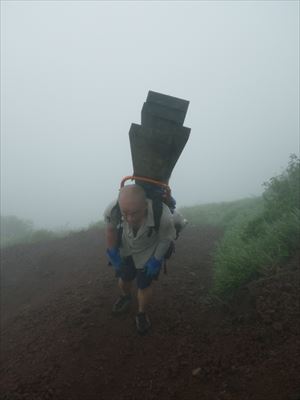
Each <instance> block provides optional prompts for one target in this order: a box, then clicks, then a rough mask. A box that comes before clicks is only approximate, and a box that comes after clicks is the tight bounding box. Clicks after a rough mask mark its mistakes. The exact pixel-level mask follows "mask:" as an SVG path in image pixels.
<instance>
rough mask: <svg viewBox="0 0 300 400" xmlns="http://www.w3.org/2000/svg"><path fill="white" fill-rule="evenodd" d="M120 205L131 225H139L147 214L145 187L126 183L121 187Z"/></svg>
mask: <svg viewBox="0 0 300 400" xmlns="http://www.w3.org/2000/svg"><path fill="white" fill-rule="evenodd" d="M119 206H120V210H121V213H122V215H123V217H124V219H125V220H126V221H127V222H128V224H129V225H131V226H133V227H135V228H136V227H139V226H140V225H141V224H142V222H143V220H144V218H145V215H146V210H147V201H146V194H145V191H144V189H143V188H142V187H141V186H139V185H126V186H123V187H122V188H121V189H120V193H119Z"/></svg>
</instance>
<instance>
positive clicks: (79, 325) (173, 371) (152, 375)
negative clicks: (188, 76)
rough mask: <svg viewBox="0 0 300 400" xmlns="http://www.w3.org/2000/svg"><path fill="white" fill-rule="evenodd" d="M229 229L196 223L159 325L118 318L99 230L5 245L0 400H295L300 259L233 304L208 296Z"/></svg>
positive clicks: (161, 298)
mask: <svg viewBox="0 0 300 400" xmlns="http://www.w3.org/2000/svg"><path fill="white" fill-rule="evenodd" d="M221 234H222V233H221V232H220V231H219V230H218V229H216V228H209V227H205V228H204V227H203V228H197V227H188V228H187V229H186V231H184V232H183V234H182V236H181V237H180V239H179V240H178V243H177V246H176V254H175V255H174V256H173V258H172V259H171V261H170V262H169V267H168V274H167V275H164V274H162V275H161V276H160V279H159V281H158V282H157V283H156V284H155V292H154V299H153V304H152V305H151V308H150V310H149V313H150V315H151V319H152V323H153V329H152V332H151V333H150V334H149V335H148V336H145V337H140V336H138V335H137V334H136V332H135V327H134V316H135V307H136V305H135V304H134V305H133V307H132V309H131V310H130V312H129V313H128V314H126V315H123V316H120V317H118V318H116V317H113V316H112V315H111V306H112V303H113V302H114V300H115V298H116V297H117V295H118V290H117V285H116V281H115V278H114V277H113V273H112V270H111V269H110V268H109V267H108V266H107V263H106V260H105V256H104V243H103V232H102V231H101V230H98V229H91V230H89V231H86V232H82V233H77V234H74V235H72V236H69V237H66V238H64V239H60V240H52V241H49V242H44V243H42V242H40V243H36V244H32V245H18V246H15V247H11V248H7V249H3V250H2V271H1V282H2V283H1V285H2V290H1V293H2V302H1V308H2V313H1V315H2V324H1V325H2V326H1V328H2V329H1V334H2V339H1V359H2V362H1V378H0V379H1V380H0V384H1V395H0V399H1V400H25V399H27V400H65V399H68V400H116V399H118V400H121V399H122V400H135V399H136V400H139V399H144V400H156V399H163V400H194V399H199V400H200V399H201V400H214V399H216V400H217V399H218V400H241V399H243V400H247V399H249V400H250V399H251V400H268V399H270V400H271V399H272V400H297V399H298V400H299V399H300V381H299V375H300V311H299V310H300V307H299V305H300V272H299V259H297V258H296V259H294V260H292V261H291V263H290V265H289V266H286V267H285V268H284V270H283V271H282V272H280V271H279V273H278V275H276V276H274V277H271V278H268V279H264V280H260V281H257V282H253V283H251V284H250V285H248V286H246V287H244V288H243V289H241V290H240V291H239V293H238V294H237V295H236V297H235V298H234V300H233V301H231V303H230V304H229V303H225V302H223V301H222V300H220V299H218V298H217V297H214V296H212V295H210V288H211V285H212V251H213V249H214V246H215V245H216V241H217V239H218V238H219V237H220V236H221Z"/></svg>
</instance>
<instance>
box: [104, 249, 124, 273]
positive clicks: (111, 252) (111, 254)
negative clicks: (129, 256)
mask: <svg viewBox="0 0 300 400" xmlns="http://www.w3.org/2000/svg"><path fill="white" fill-rule="evenodd" d="M106 255H107V258H108V260H109V261H110V263H111V264H112V265H113V267H114V268H115V270H116V271H117V270H119V269H120V267H121V264H122V259H121V256H120V252H119V249H118V248H116V247H113V248H112V249H107V250H106Z"/></svg>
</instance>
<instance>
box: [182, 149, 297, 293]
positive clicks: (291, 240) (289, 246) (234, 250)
mask: <svg viewBox="0 0 300 400" xmlns="http://www.w3.org/2000/svg"><path fill="white" fill-rule="evenodd" d="M264 187H265V191H264V193H263V195H262V197H260V198H255V199H244V200H239V201H235V202H230V203H220V204H210V205H203V206H196V207H191V208H186V209H182V212H183V213H184V215H185V216H186V217H187V218H188V219H189V220H190V221H192V222H193V223H196V224H200V225H215V226H219V227H222V228H223V229H224V236H223V238H222V239H221V241H220V243H219V244H218V246H217V249H216V251H215V254H214V289H213V290H214V292H215V293H216V294H218V295H221V296H230V295H232V294H233V293H234V292H235V290H236V289H238V288H239V287H241V286H242V285H243V284H246V283H248V282H250V281H251V280H253V279H256V278H259V277H262V276H269V275H272V274H274V273H276V272H277V271H278V270H279V268H281V267H282V266H284V265H285V264H286V263H287V262H288V261H289V260H290V259H291V258H293V257H295V256H296V255H297V253H298V252H299V243H300V159H299V158H297V157H296V156H295V155H292V156H291V157H290V161H289V164H288V167H287V168H286V170H285V171H284V172H283V173H282V174H280V175H279V176H276V177H273V178H271V179H270V180H269V181H268V182H266V183H264Z"/></svg>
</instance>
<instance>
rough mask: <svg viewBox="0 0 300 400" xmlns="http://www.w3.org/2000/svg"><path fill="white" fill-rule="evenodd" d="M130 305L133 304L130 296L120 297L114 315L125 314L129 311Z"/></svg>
mask: <svg viewBox="0 0 300 400" xmlns="http://www.w3.org/2000/svg"><path fill="white" fill-rule="evenodd" d="M130 303H131V295H130V294H127V295H126V296H120V297H119V298H118V300H117V301H116V302H115V304H114V305H113V308H112V313H113V314H115V315H117V314H122V313H124V312H125V311H127V310H128V309H129V306H130Z"/></svg>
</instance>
